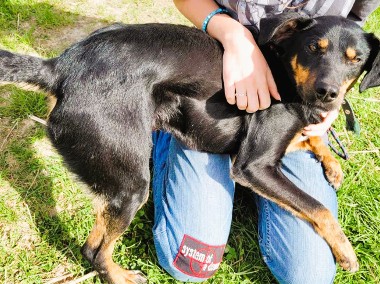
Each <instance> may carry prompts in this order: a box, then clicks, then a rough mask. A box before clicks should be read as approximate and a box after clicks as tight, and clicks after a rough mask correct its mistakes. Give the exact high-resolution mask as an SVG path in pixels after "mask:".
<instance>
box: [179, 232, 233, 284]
mask: <svg viewBox="0 0 380 284" xmlns="http://www.w3.org/2000/svg"><path fill="white" fill-rule="evenodd" d="M225 246H226V245H225V244H224V245H221V246H211V245H208V244H205V243H203V242H201V241H198V240H196V239H194V238H192V237H190V236H188V235H184V236H183V239H182V243H181V245H180V247H179V250H178V254H177V256H176V258H175V260H174V262H173V264H174V266H175V267H176V268H177V269H178V270H180V271H181V272H183V273H185V274H187V275H190V276H193V277H198V278H209V277H211V276H212V275H214V274H215V272H216V271H217V270H218V268H219V265H220V263H221V262H222V259H223V253H224V248H225Z"/></svg>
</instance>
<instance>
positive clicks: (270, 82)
mask: <svg viewBox="0 0 380 284" xmlns="http://www.w3.org/2000/svg"><path fill="white" fill-rule="evenodd" d="M266 76H267V84H268V89H269V93H270V94H271V96H272V97H273V98H274V99H276V100H278V101H281V96H280V93H279V92H278V90H277V85H276V82H275V81H274V78H273V75H272V71H271V70H270V69H269V67H268V69H267V73H266Z"/></svg>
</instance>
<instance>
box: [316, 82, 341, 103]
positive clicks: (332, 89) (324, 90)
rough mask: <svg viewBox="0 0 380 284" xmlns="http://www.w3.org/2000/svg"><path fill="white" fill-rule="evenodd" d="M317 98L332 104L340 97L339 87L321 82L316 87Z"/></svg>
mask: <svg viewBox="0 0 380 284" xmlns="http://www.w3.org/2000/svg"><path fill="white" fill-rule="evenodd" d="M315 91H316V92H317V97H318V99H320V100H321V101H323V102H331V101H333V100H335V99H336V98H337V97H338V95H339V87H338V86H336V85H333V84H328V83H326V82H319V83H316V85H315Z"/></svg>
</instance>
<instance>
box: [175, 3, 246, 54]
mask: <svg viewBox="0 0 380 284" xmlns="http://www.w3.org/2000/svg"><path fill="white" fill-rule="evenodd" d="M174 4H175V5H176V7H177V9H178V10H179V11H180V12H181V13H182V14H183V15H184V16H185V17H186V18H188V19H189V20H190V21H191V22H192V23H193V24H194V25H195V26H196V27H198V28H202V25H203V22H204V20H205V19H206V17H207V16H208V15H209V14H210V13H211V12H212V11H214V10H216V9H218V8H219V6H218V5H217V4H216V2H215V1H213V0H207V1H206V0H174ZM207 33H208V34H209V35H210V36H212V37H213V38H215V39H217V40H218V41H220V42H221V43H222V44H223V46H224V47H225V48H226V47H228V45H229V44H230V43H231V42H234V41H235V39H236V38H241V37H242V36H244V37H245V38H249V40H253V38H252V35H251V34H250V33H249V32H248V30H247V29H246V28H245V27H244V26H243V25H241V24H240V23H239V22H237V21H235V20H234V19H232V18H231V17H230V16H228V15H226V14H216V15H214V16H213V17H212V18H211V19H210V21H209V23H208V25H207Z"/></svg>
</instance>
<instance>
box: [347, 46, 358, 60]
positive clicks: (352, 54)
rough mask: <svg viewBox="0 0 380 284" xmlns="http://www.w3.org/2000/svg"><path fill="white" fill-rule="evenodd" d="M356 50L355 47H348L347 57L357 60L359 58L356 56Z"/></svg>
mask: <svg viewBox="0 0 380 284" xmlns="http://www.w3.org/2000/svg"><path fill="white" fill-rule="evenodd" d="M356 55H357V54H356V50H355V49H354V48H353V47H348V48H347V49H346V57H347V58H348V59H349V60H351V61H354V62H355V61H356V60H357V58H356Z"/></svg>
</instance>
